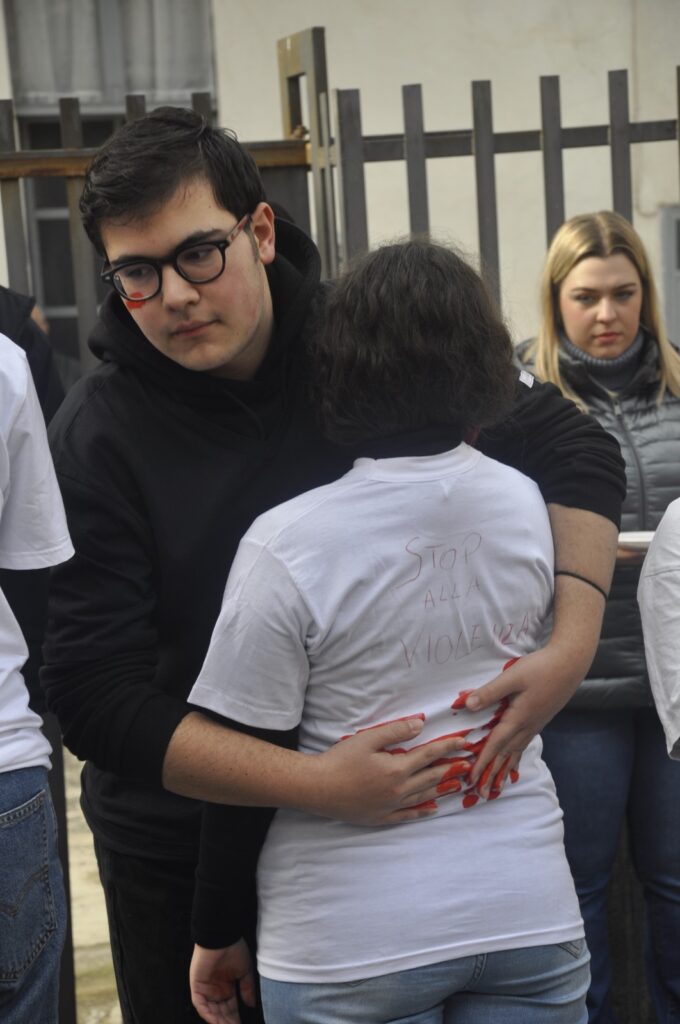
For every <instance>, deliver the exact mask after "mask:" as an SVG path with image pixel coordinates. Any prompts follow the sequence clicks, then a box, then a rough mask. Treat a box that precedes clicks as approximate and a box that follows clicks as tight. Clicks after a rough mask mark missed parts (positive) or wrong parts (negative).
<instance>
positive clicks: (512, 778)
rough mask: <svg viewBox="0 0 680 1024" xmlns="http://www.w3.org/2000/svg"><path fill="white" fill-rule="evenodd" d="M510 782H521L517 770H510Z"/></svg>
mask: <svg viewBox="0 0 680 1024" xmlns="http://www.w3.org/2000/svg"><path fill="white" fill-rule="evenodd" d="M510 782H513V783H515V782H519V772H518V771H517V769H516V768H511V769H510Z"/></svg>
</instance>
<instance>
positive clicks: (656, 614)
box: [637, 498, 680, 761]
mask: <svg viewBox="0 0 680 1024" xmlns="http://www.w3.org/2000/svg"><path fill="white" fill-rule="evenodd" d="M637 594H638V604H639V605H640V615H641V617H642V631H643V634H644V638H645V657H646V659H647V669H648V672H649V682H650V685H651V688H652V696H653V697H654V703H655V704H656V710H657V712H658V714H659V718H660V719H661V724H662V725H663V730H664V733H665V736H666V747H667V749H668V753H669V755H670V757H672V758H673V760H675V761H677V760H680V498H676V500H675V501H672V502H671V503H670V505H669V506H668V508H667V509H666V512H665V513H664V516H663V518H662V520H661V522H660V523H659V525H658V526H657V528H656V532H655V534H654V537H653V538H652V542H651V544H650V546H649V550H648V551H647V554H646V556H645V561H644V564H643V566H642V572H641V573H640V582H639V584H638V592H637Z"/></svg>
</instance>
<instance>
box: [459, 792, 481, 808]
mask: <svg viewBox="0 0 680 1024" xmlns="http://www.w3.org/2000/svg"><path fill="white" fill-rule="evenodd" d="M476 803H479V797H478V796H477V794H476V793H466V794H465V796H464V797H463V807H474V806H475V804H476Z"/></svg>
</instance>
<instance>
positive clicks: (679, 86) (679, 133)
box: [675, 67, 680, 171]
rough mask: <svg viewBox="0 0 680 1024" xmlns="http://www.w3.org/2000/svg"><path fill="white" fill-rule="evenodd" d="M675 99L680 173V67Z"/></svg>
mask: <svg viewBox="0 0 680 1024" xmlns="http://www.w3.org/2000/svg"><path fill="white" fill-rule="evenodd" d="M675 99H676V104H677V120H676V122H675V137H676V139H677V140H678V170H679V171H680V67H676V69H675Z"/></svg>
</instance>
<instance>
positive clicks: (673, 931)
mask: <svg viewBox="0 0 680 1024" xmlns="http://www.w3.org/2000/svg"><path fill="white" fill-rule="evenodd" d="M543 757H544V759H545V761H546V763H547V765H548V767H549V768H550V771H551V772H552V775H553V778H554V780H555V786H556V788H557V795H558V797H559V800H560V803H561V805H562V810H563V811H564V845H565V849H566V851H567V859H568V861H569V865H570V867H571V870H572V874H573V875H574V882H575V884H576V891H577V893H578V897H579V902H580V904H581V914H582V915H583V921H584V924H585V929H586V939H587V941H588V948H589V949H590V956H591V961H590V973H591V978H592V981H591V986H590V991H589V993H588V1000H587V1004H588V1020H589V1024H616V1017H615V1015H614V1010H613V1008H612V1001H611V992H610V987H611V964H610V960H609V935H608V922H607V894H608V886H609V882H610V879H611V876H612V870H613V867H614V861H615V860H616V854H617V851H618V846H619V838H620V835H621V830H622V828H623V827H624V826H625V825H626V824H627V825H628V834H629V838H630V851H631V859H632V861H633V865H634V867H635V870H636V872H637V875H638V878H639V879H640V882H641V883H642V886H643V889H644V897H645V908H646V921H645V929H644V932H645V959H646V966H647V980H648V984H649V990H650V995H651V998H652V1002H653V1005H654V1009H655V1012H656V1017H657V1020H658V1022H659V1024H673V1022H679V1024H680V951H679V944H680V763H678V762H677V761H671V759H670V758H669V757H668V754H667V753H666V744H665V740H664V735H663V731H662V728H661V724H660V722H659V719H658V717H657V715H656V713H655V712H654V711H653V710H652V709H651V708H650V709H647V708H640V709H631V710H617V709H614V708H612V709H610V710H603V711H580V710H569V709H568V710H566V711H562V712H560V714H559V715H557V717H556V718H554V719H553V721H552V722H550V724H549V725H548V726H546V728H545V729H544V731H543Z"/></svg>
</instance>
